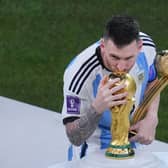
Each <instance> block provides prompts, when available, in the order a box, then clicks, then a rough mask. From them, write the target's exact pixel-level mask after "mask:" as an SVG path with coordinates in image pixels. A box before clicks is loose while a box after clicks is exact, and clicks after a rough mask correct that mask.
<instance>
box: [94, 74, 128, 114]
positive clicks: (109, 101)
mask: <svg viewBox="0 0 168 168" xmlns="http://www.w3.org/2000/svg"><path fill="white" fill-rule="evenodd" d="M119 81H120V79H119V78H115V79H111V80H110V81H108V77H107V76H105V77H104V78H103V79H102V80H101V82H100V85H99V88H98V93H97V96H96V99H95V100H94V101H93V103H92V106H93V107H94V108H95V110H96V111H97V112H98V113H100V114H101V113H102V112H103V111H104V110H105V109H106V108H112V107H113V106H116V105H121V104H125V103H126V99H125V97H126V96H127V92H124V93H119V94H114V93H116V92H117V91H119V90H121V89H123V88H124V87H125V85H124V84H121V85H118V86H114V84H115V83H116V82H119Z"/></svg>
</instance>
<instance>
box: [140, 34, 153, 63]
mask: <svg viewBox="0 0 168 168" xmlns="http://www.w3.org/2000/svg"><path fill="white" fill-rule="evenodd" d="M139 37H140V39H141V40H142V42H143V46H142V50H141V52H143V53H144V54H145V57H146V59H147V62H148V65H151V64H153V62H154V59H155V56H156V45H155V43H154V41H153V39H152V38H151V36H149V35H148V34H146V33H143V32H140V33H139Z"/></svg>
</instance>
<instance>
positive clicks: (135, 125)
mask: <svg viewBox="0 0 168 168" xmlns="http://www.w3.org/2000/svg"><path fill="white" fill-rule="evenodd" d="M138 125H139V124H138V123H136V124H134V125H132V126H131V127H130V131H133V130H135V131H137V130H138V128H139V126H138Z"/></svg>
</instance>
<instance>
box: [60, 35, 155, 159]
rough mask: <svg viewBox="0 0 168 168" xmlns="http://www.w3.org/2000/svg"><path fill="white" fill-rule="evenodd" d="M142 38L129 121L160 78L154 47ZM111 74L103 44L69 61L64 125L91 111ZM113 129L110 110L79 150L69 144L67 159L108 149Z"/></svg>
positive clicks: (135, 69)
mask: <svg viewBox="0 0 168 168" xmlns="http://www.w3.org/2000/svg"><path fill="white" fill-rule="evenodd" d="M139 36H140V38H141V39H142V41H143V47H142V49H141V51H140V52H139V54H138V56H137V59H136V63H135V64H134V66H133V67H132V69H131V70H130V72H129V73H130V75H132V77H133V78H134V80H135V82H136V88H137V89H136V93H135V100H136V101H135V105H134V109H132V111H131V113H130V118H131V117H132V116H133V114H134V111H135V110H136V108H137V107H138V105H139V104H140V102H141V101H142V100H143V96H144V92H145V90H146V87H147V84H148V83H149V82H151V81H153V80H154V79H155V78H156V77H157V74H156V69H155V66H154V60H155V55H156V49H155V44H154V42H153V40H152V39H151V38H150V37H149V36H148V35H147V34H145V33H142V32H140V34H139ZM109 74H110V71H109V70H108V69H107V68H106V67H105V66H104V64H103V61H102V57H101V52H100V41H98V42H96V43H94V44H93V45H91V46H89V47H88V48H86V49H85V50H84V51H82V52H81V53H80V54H79V55H77V56H76V57H75V58H74V59H73V60H72V61H71V62H70V64H69V65H68V67H67V68H66V70H65V73H64V88H63V89H64V103H63V108H62V117H63V123H64V124H66V123H67V122H72V121H74V120H75V119H76V118H80V116H81V115H82V114H84V113H85V112H86V111H88V109H90V106H91V102H92V101H93V100H94V99H95V97H96V94H97V90H98V86H99V83H100V81H101V79H102V78H103V76H105V75H109ZM110 127H111V112H110V110H108V109H107V110H106V111H104V113H103V114H102V117H101V119H100V121H99V124H98V126H97V128H96V130H95V131H94V133H93V134H92V135H91V136H90V137H89V139H87V141H86V142H85V143H84V144H83V145H81V146H80V147H75V146H73V145H70V148H69V150H68V160H72V157H73V156H75V157H76V158H80V157H81V153H82V150H86V148H87V152H89V151H92V150H94V149H95V148H100V149H104V148H107V147H108V145H109V143H110V142H111V138H112V137H111V133H110ZM87 152H85V153H87Z"/></svg>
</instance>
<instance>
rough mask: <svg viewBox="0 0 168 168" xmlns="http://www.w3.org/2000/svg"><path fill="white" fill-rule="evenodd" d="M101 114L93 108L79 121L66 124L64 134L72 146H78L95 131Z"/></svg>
mask: <svg viewBox="0 0 168 168" xmlns="http://www.w3.org/2000/svg"><path fill="white" fill-rule="evenodd" d="M100 117H101V114H99V113H97V112H96V111H95V110H94V108H93V107H91V108H90V110H89V111H87V112H86V113H85V114H84V115H82V116H81V117H80V118H79V119H77V120H75V121H73V122H71V123H67V124H66V133H67V136H68V138H69V140H70V141H71V143H72V144H74V145H76V146H79V145H81V144H82V143H83V142H84V141H85V140H87V139H88V138H89V137H90V136H91V135H92V133H93V132H94V131H95V129H96V127H97V125H98V122H99V119H100Z"/></svg>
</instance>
